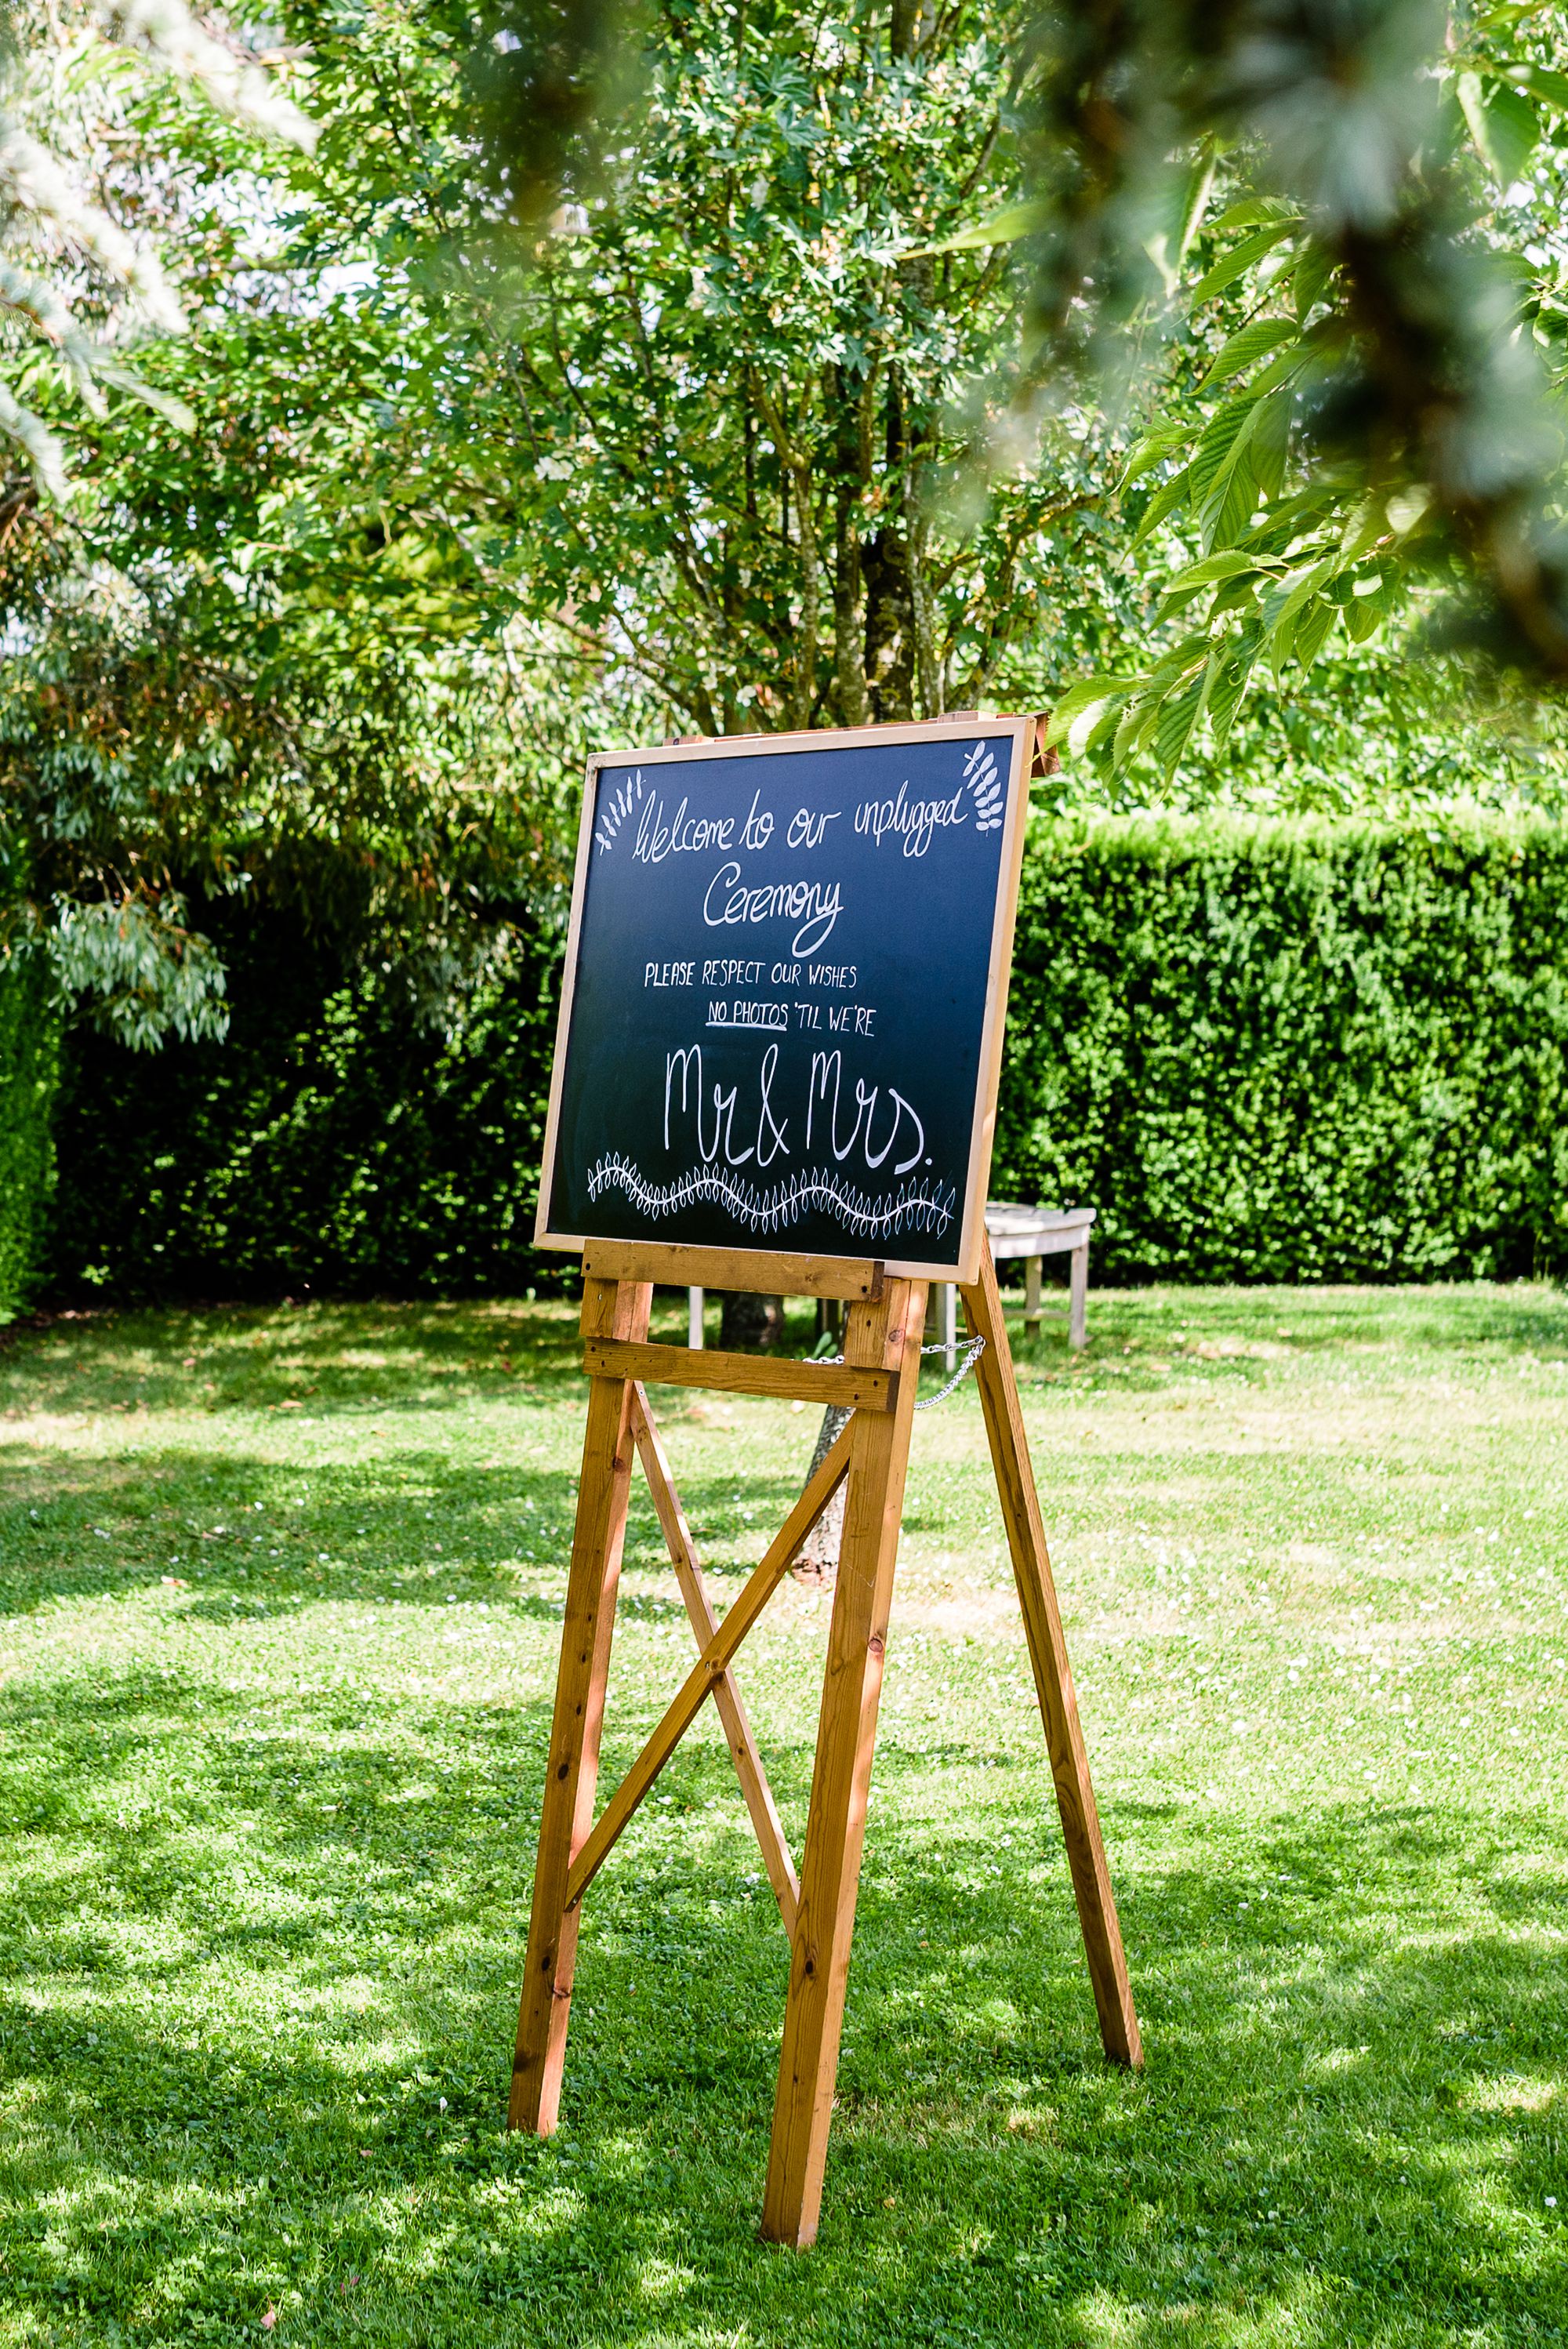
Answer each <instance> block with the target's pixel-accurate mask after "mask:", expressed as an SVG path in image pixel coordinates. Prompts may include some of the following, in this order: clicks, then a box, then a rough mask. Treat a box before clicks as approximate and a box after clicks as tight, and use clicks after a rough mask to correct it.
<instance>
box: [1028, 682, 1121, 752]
mask: <svg viewBox="0 0 1568 2349" xmlns="http://www.w3.org/2000/svg"><path fill="white" fill-rule="evenodd" d="M1137 682H1138V680H1137V678H1126V677H1086V678H1081V679H1080V680H1079V682H1078V684H1077V685H1073V686H1069V687H1068V690H1067V691H1066V693H1064V694H1063V695H1062V697H1061V699H1060V700H1059V701H1058V702H1057V705H1056V708H1055V709H1053V710H1052V711H1051V715H1050V722H1049V724H1048V725H1047V728H1046V741H1047V745H1048V744H1050V743H1053V742H1059V741H1060V740H1062V737H1063V736H1064V735H1065V734H1066V733H1067V732H1068V730H1069V729H1070V728H1071V726H1072V722H1073V720H1074V719H1075V718H1081V717H1082V716H1083V713H1084V711H1085V710H1086V709H1093V708H1094V706H1095V704H1096V703H1097V702H1100V701H1106V700H1109V698H1111V697H1112V696H1116V697H1117V698H1119V697H1120V696H1121V695H1123V694H1126V693H1130V692H1131V691H1132V689H1133V688H1134V687H1135V686H1136V684H1137Z"/></svg>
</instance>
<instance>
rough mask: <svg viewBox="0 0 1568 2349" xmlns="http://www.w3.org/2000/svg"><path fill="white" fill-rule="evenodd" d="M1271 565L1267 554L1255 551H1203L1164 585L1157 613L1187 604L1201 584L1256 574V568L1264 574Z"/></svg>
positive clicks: (1166, 615) (1165, 616)
mask: <svg viewBox="0 0 1568 2349" xmlns="http://www.w3.org/2000/svg"><path fill="white" fill-rule="evenodd" d="M1274 567H1276V566H1275V563H1274V562H1273V561H1271V560H1270V559H1269V558H1268V557H1266V556H1265V557H1264V558H1261V559H1260V558H1259V557H1258V556H1257V555H1255V554H1243V553H1242V552H1241V551H1240V549H1239V548H1234V547H1233V548H1231V549H1229V550H1228V551H1227V552H1226V553H1224V554H1206V555H1204V556H1203V558H1202V561H1201V562H1198V563H1190V564H1188V565H1187V567H1186V569H1185V570H1184V571H1179V572H1178V573H1177V574H1176V575H1175V577H1174V578H1173V579H1171V581H1170V582H1169V583H1168V584H1167V586H1166V589H1165V593H1164V595H1162V596H1161V602H1160V612H1159V616H1160V618H1161V619H1162V620H1163V619H1169V618H1171V616H1172V615H1173V614H1175V613H1177V612H1179V611H1181V609H1182V608H1183V607H1184V606H1185V605H1188V604H1190V603H1191V600H1192V598H1193V596H1194V595H1202V591H1203V589H1204V588H1205V587H1211V586H1212V585H1214V584H1215V583H1216V582H1217V581H1219V580H1222V579H1236V578H1240V577H1243V576H1256V575H1257V574H1258V573H1259V572H1260V571H1262V572H1263V573H1264V574H1265V575H1266V574H1267V573H1268V572H1269V571H1270V570H1272V569H1274Z"/></svg>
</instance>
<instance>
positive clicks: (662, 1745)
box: [565, 1418, 855, 1913]
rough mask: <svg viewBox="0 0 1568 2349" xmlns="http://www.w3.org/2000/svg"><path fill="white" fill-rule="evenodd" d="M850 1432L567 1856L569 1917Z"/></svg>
mask: <svg viewBox="0 0 1568 2349" xmlns="http://www.w3.org/2000/svg"><path fill="white" fill-rule="evenodd" d="M854 1426H855V1423H854V1420H853V1419H852V1418H851V1420H850V1422H849V1423H848V1425H847V1426H846V1427H844V1428H843V1429H841V1432H840V1434H839V1438H838V1441H837V1442H836V1443H835V1444H834V1445H833V1447H832V1449H831V1451H830V1453H829V1454H828V1455H827V1457H826V1459H825V1460H824V1461H823V1462H822V1464H821V1466H820V1468H819V1469H818V1471H817V1473H816V1475H814V1476H813V1477H811V1479H810V1482H809V1483H808V1484H807V1485H806V1488H805V1491H804V1492H803V1493H802V1494H801V1495H800V1497H799V1500H798V1501H797V1502H796V1504H795V1506H794V1507H793V1508H792V1509H791V1510H790V1512H789V1516H787V1517H786V1518H785V1520H784V1523H783V1525H782V1526H780V1528H779V1532H778V1533H777V1534H776V1535H775V1537H774V1538H773V1541H772V1542H771V1543H770V1545H769V1549H768V1552H767V1555H766V1556H765V1557H763V1559H762V1561H761V1563H760V1564H759V1565H758V1566H755V1567H754V1568H752V1570H751V1573H750V1574H749V1576H748V1578H747V1580H746V1583H745V1585H744V1587H743V1588H742V1589H741V1591H740V1593H739V1595H738V1598H737V1599H736V1600H735V1603H734V1605H733V1606H732V1607H731V1608H730V1609H729V1611H728V1613H727V1615H726V1616H725V1619H724V1620H723V1622H722V1623H721V1624H720V1625H719V1627H718V1629H717V1631H716V1632H715V1633H714V1635H713V1637H712V1639H711V1640H709V1641H708V1642H707V1646H706V1647H705V1648H704V1650H703V1651H702V1654H701V1655H700V1656H699V1657H698V1658H697V1661H696V1663H695V1664H694V1665H693V1666H692V1669H691V1671H689V1672H688V1673H687V1675H686V1679H685V1681H684V1682H682V1683H681V1686H680V1688H679V1689H678V1690H677V1691H676V1695H675V1697H674V1699H673V1700H672V1702H671V1703H670V1705H669V1707H668V1710H667V1711H666V1712H665V1716H664V1719H663V1720H662V1721H661V1722H660V1723H659V1725H658V1727H657V1728H656V1729H655V1732H654V1733H653V1735H652V1736H651V1737H650V1738H649V1740H648V1742H647V1744H645V1746H644V1748H643V1750H642V1752H641V1753H640V1754H638V1756H637V1758H636V1760H635V1761H634V1763H633V1764H632V1766H631V1768H630V1769H629V1770H628V1771H627V1773H626V1775H625V1776H624V1778H623V1779H622V1781H621V1784H620V1785H619V1786H618V1787H617V1788H616V1790H615V1792H614V1795H612V1796H611V1797H610V1800H609V1801H608V1803H606V1805H605V1806H604V1808H603V1811H602V1812H601V1813H600V1815H599V1817H598V1819H597V1821H596V1822H595V1824H594V1826H593V1831H592V1833H591V1834H590V1835H589V1836H588V1837H586V1838H585V1839H584V1841H583V1846H582V1847H581V1849H580V1850H579V1851H578V1852H576V1853H575V1854H574V1856H573V1860H572V1864H571V1867H570V1868H569V1870H568V1872H567V1878H566V1900H565V1908H566V1910H567V1912H568V1913H570V1912H571V1911H572V1910H573V1909H575V1908H576V1907H577V1905H578V1903H579V1902H580V1901H581V1899H582V1898H583V1894H584V1892H586V1891H587V1889H588V1887H589V1886H590V1884H592V1882H593V1878H595V1876H597V1874H598V1873H599V1870H600V1869H601V1868H603V1865H604V1862H605V1860H606V1859H607V1858H608V1857H609V1856H610V1853H611V1851H612V1850H613V1849H614V1845H615V1840H616V1838H617V1837H618V1836H619V1835H620V1833H621V1830H622V1829H623V1827H624V1826H625V1825H626V1823H627V1821H628V1820H629V1819H630V1818H631V1816H632V1815H633V1813H634V1811H635V1810H636V1807H637V1806H638V1804H639V1803H640V1802H641V1801H642V1799H643V1797H644V1795H646V1794H647V1793H648V1792H649V1790H650V1788H651V1787H652V1786H653V1785H654V1783H655V1780H656V1779H657V1777H658V1775H659V1773H660V1771H661V1770H662V1769H663V1768H664V1766H665V1763H666V1762H667V1761H668V1760H669V1758H670V1755H671V1754H673V1753H674V1752H675V1750H676V1746H677V1745H678V1744H680V1742H681V1739H682V1738H683V1737H684V1736H685V1735H686V1731H687V1730H688V1729H689V1728H690V1727H691V1724H692V1723H693V1722H694V1721H695V1720H696V1716H697V1714H698V1713H699V1712H700V1711H701V1709H702V1705H703V1702H704V1700H705V1698H706V1697H707V1695H708V1693H709V1692H710V1691H711V1690H713V1689H714V1688H715V1686H716V1685H717V1682H718V1681H719V1679H720V1678H721V1677H722V1675H723V1674H724V1673H725V1672H726V1671H727V1670H728V1668H729V1666H730V1664H731V1663H732V1662H733V1661H734V1660H735V1657H736V1655H737V1653H738V1650H739V1648H740V1644H741V1641H742V1640H744V1639H745V1638H746V1635H747V1633H748V1631H749V1630H751V1629H752V1627H753V1625H754V1624H755V1623H756V1621H757V1619H758V1617H759V1616H760V1614H761V1612H762V1610H763V1609H764V1607H766V1605H767V1604H768V1601H769V1599H770V1598H771V1597H772V1596H773V1593H774V1591H775V1590H776V1589H777V1588H778V1587H779V1583H780V1582H781V1581H782V1580H783V1578H784V1577H785V1575H786V1574H787V1573H788V1572H789V1568H790V1566H791V1565H792V1563H793V1562H794V1559H795V1557H797V1555H798V1553H799V1547H800V1545H801V1543H802V1542H803V1541H804V1540H805V1538H806V1537H807V1535H808V1534H809V1533H810V1530H811V1528H812V1526H814V1525H815V1524H816V1522H817V1519H818V1518H819V1517H820V1516H821V1514H822V1512H823V1510H824V1509H825V1508H826V1507H827V1506H828V1503H829V1502H830V1500H831V1499H832V1497H833V1495H834V1494H835V1493H836V1492H837V1490H838V1488H839V1486H840V1485H841V1484H842V1482H843V1480H844V1478H845V1476H846V1475H848V1474H849V1468H850V1453H851V1444H852V1441H853V1434H854Z"/></svg>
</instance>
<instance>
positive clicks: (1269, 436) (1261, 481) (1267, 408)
mask: <svg viewBox="0 0 1568 2349" xmlns="http://www.w3.org/2000/svg"><path fill="white" fill-rule="evenodd" d="M1278 364H1279V362H1278V361H1276V362H1275V365H1276V366H1277V365H1278ZM1273 372H1274V369H1273V368H1270V369H1269V373H1270V374H1271V375H1272V374H1273ZM1290 417H1291V398H1290V394H1289V393H1288V392H1284V391H1276V392H1275V393H1274V394H1273V396H1272V397H1271V398H1267V399H1265V400H1264V401H1263V403H1262V405H1261V406H1260V407H1259V409H1258V419H1257V422H1256V424H1255V425H1254V426H1253V471H1255V472H1256V474H1257V485H1258V489H1259V491H1260V492H1261V493H1262V494H1263V495H1264V497H1266V498H1268V499H1270V500H1271V501H1272V500H1273V499H1274V498H1277V497H1278V495H1279V493H1280V486H1281V484H1282V483H1283V481H1284V460H1285V453H1286V450H1288V448H1289V446H1290Z"/></svg>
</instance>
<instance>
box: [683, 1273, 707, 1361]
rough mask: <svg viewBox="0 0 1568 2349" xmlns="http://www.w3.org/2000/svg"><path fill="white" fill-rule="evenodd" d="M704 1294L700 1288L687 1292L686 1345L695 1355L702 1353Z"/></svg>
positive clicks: (690, 1289)
mask: <svg viewBox="0 0 1568 2349" xmlns="http://www.w3.org/2000/svg"><path fill="white" fill-rule="evenodd" d="M702 1309H703V1292H702V1290H701V1289H700V1288H688V1289H687V1290H686V1344H687V1345H688V1346H689V1347H690V1348H691V1350H692V1351H693V1353H694V1354H700V1353H701V1351H702Z"/></svg>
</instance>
